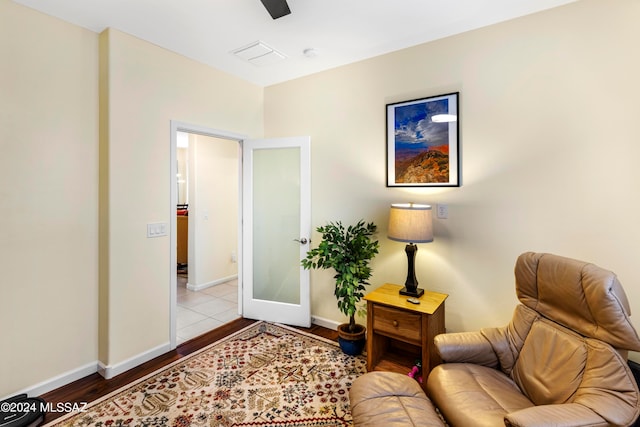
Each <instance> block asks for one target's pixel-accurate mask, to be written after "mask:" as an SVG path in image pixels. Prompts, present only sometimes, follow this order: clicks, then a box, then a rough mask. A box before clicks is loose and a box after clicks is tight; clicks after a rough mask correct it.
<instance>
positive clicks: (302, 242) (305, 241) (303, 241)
mask: <svg viewBox="0 0 640 427" xmlns="http://www.w3.org/2000/svg"><path fill="white" fill-rule="evenodd" d="M293 241H294V242H299V243H300V244H301V245H306V244H307V243H308V242H309V240H307V238H306V237H301V238H300V239H293Z"/></svg>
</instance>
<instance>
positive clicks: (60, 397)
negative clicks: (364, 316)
mask: <svg viewBox="0 0 640 427" xmlns="http://www.w3.org/2000/svg"><path fill="white" fill-rule="evenodd" d="M255 322H256V321H255V320H250V319H242V318H241V319H236V320H234V321H232V322H229V323H227V324H225V325H222V326H221V327H219V328H217V329H214V330H213V331H210V332H208V333H206V334H204V335H201V336H199V337H197V338H194V339H192V340H189V341H187V342H185V343H183V344H181V345H179V346H178V347H177V348H176V349H175V350H173V351H170V352H168V353H165V354H163V355H162V356H158V357H156V358H155V359H153V360H150V361H148V362H146V363H143V364H142V365H140V366H137V367H135V368H133V369H131V370H129V371H127V372H125V373H122V374H120V375H118V376H116V377H114V378H111V379H109V380H106V379H104V378H103V377H102V376H101V375H100V374H98V373H95V374H91V375H89V376H87V377H84V378H82V379H79V380H77V381H74V382H72V383H70V384H68V385H66V386H63V387H60V388H58V389H56V390H53V391H50V392H49V393H45V394H43V395H42V396H41V397H42V398H43V399H45V400H46V401H47V402H51V403H52V404H54V405H55V404H56V403H67V402H68V403H79V404H80V403H84V402H92V401H94V400H96V399H98V398H100V397H102V396H105V395H107V394H109V393H111V392H113V391H115V390H117V389H119V388H120V387H123V386H125V385H127V384H129V383H131V382H133V381H135V380H137V379H139V378H142V377H143V376H145V375H148V374H150V373H152V372H154V371H156V370H158V369H160V368H162V367H163V366H166V365H167V364H169V363H171V362H174V361H176V360H178V359H180V358H183V357H185V356H188V355H189V354H191V353H193V352H195V351H197V350H200V349H201V348H203V347H205V346H207V345H209V344H211V343H213V342H215V341H218V340H219V339H222V338H224V337H226V336H228V335H230V334H232V333H234V332H236V331H239V330H240V329H242V328H244V327H247V326H249V325H251V324H253V323H255ZM298 329H300V330H302V331H306V332H309V333H312V334H315V335H318V336H321V337H324V338H328V339H330V340H333V341H337V340H338V333H337V332H336V331H333V330H331V329H327V328H323V327H322V326H316V325H313V326H312V327H311V328H298ZM62 415H64V413H51V412H50V413H48V414H47V416H46V417H45V422H50V421H53V420H55V419H56V418H58V417H60V416H62Z"/></svg>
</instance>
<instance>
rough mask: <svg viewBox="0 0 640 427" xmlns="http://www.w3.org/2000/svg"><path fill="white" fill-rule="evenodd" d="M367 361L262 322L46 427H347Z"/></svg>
mask: <svg viewBox="0 0 640 427" xmlns="http://www.w3.org/2000/svg"><path fill="white" fill-rule="evenodd" d="M364 372H366V359H365V358H364V357H362V356H358V357H352V356H347V355H345V354H344V353H342V351H341V350H340V349H339V348H338V347H337V345H336V344H335V343H333V342H331V341H328V340H324V339H322V338H319V337H316V336H312V335H308V334H306V333H304V332H301V331H298V330H296V329H293V328H289V327H286V326H282V325H275V324H270V323H265V322H258V323H256V324H254V325H251V326H249V327H247V328H245V329H243V330H242V331H239V332H237V333H235V334H233V335H231V336H229V337H226V338H224V339H222V340H220V341H217V342H215V343H213V344H211V345H210V346H208V347H205V348H204V349H202V350H200V351H199V352H197V353H195V354H192V355H189V356H187V357H185V358H183V359H181V360H178V361H176V362H174V363H173V364H171V365H169V366H168V367H165V368H163V369H161V370H159V371H156V372H155V373H153V374H151V375H149V376H147V377H145V378H142V379H141V380H139V381H137V382H136V383H134V384H131V385H128V386H127V387H125V388H122V389H120V390H118V391H116V392H114V393H111V394H110V395H108V396H105V397H103V398H102V399H100V400H98V401H96V402H94V403H92V404H91V405H90V406H89V407H88V409H87V410H86V411H85V412H83V413H79V414H70V415H68V416H65V417H63V418H60V419H58V420H55V421H53V422H51V423H49V424H47V427H51V426H56V427H66V426H69V427H70V426H74V427H164V426H167V427H191V426H193V427H218V426H225V427H227V426H238V427H240V426H323V427H327V426H346V425H351V424H352V419H351V412H350V409H349V393H348V390H349V388H350V387H351V383H352V382H353V380H354V379H355V378H357V377H358V376H360V375H361V374H363V373H364Z"/></svg>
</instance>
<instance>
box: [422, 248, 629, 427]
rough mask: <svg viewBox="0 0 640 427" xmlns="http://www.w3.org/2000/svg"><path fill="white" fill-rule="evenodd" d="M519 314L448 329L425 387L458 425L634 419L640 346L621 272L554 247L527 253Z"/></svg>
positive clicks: (521, 264) (521, 268)
mask: <svg viewBox="0 0 640 427" xmlns="http://www.w3.org/2000/svg"><path fill="white" fill-rule="evenodd" d="M515 276H516V294H517V296H518V299H519V300H520V302H521V304H520V305H518V306H517V307H516V309H515V311H514V315H513V318H512V320H511V322H510V323H509V324H508V325H507V326H504V327H501V328H486V329H482V330H480V331H478V332H462V333H451V334H442V335H438V336H436V337H435V345H436V348H437V350H438V352H439V353H440V355H441V357H442V359H443V362H444V363H443V364H442V365H439V366H437V367H435V368H434V369H433V370H432V371H431V373H430V374H429V377H428V380H427V393H428V395H429V397H430V398H431V400H432V402H433V403H434V404H435V406H436V407H437V408H438V409H439V410H440V412H441V414H442V415H443V416H444V418H445V420H446V421H447V423H448V424H449V425H450V426H452V427H457V426H460V427H467V426H502V425H507V426H611V425H612V426H629V425H631V424H632V423H633V422H634V420H635V419H636V418H637V417H638V415H639V414H640V400H639V392H638V387H637V385H636V382H635V380H634V378H633V375H632V373H631V371H630V370H629V368H628V365H627V363H626V361H627V354H628V351H629V350H632V351H640V338H639V337H638V334H637V332H636V330H635V329H634V327H633V325H632V324H631V322H630V319H629V316H630V309H629V303H628V301H627V297H626V295H625V293H624V290H623V288H622V286H621V285H620V282H619V281H618V279H617V277H616V276H615V274H614V273H612V272H610V271H607V270H604V269H601V268H599V267H597V266H595V265H593V264H589V263H585V262H581V261H577V260H572V259H569V258H564V257H560V256H557V255H552V254H540V253H533V252H528V253H524V254H522V255H521V256H520V257H519V258H518V260H517V262H516V267H515Z"/></svg>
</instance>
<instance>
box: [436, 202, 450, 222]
mask: <svg viewBox="0 0 640 427" xmlns="http://www.w3.org/2000/svg"><path fill="white" fill-rule="evenodd" d="M436 209H437V215H438V219H447V218H449V205H444V204H441V203H438V205H437V207H436Z"/></svg>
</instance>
